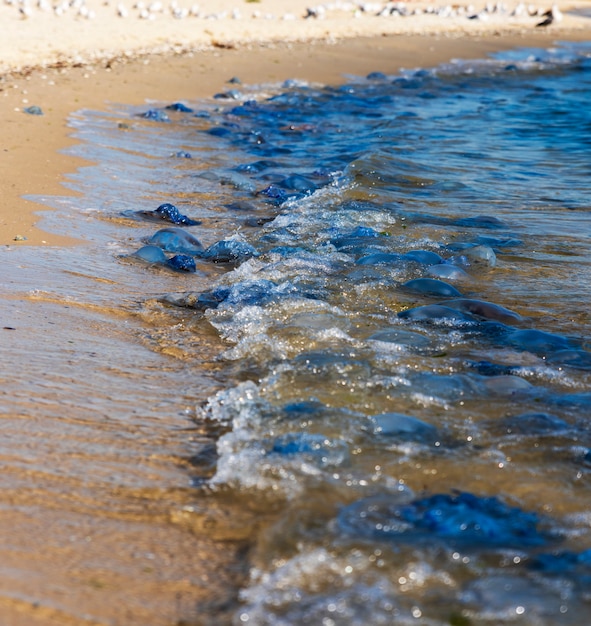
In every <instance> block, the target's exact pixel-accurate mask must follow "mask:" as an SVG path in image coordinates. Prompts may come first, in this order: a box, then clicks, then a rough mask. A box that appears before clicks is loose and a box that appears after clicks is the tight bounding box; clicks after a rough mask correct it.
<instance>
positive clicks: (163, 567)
mask: <svg viewBox="0 0 591 626" xmlns="http://www.w3.org/2000/svg"><path fill="white" fill-rule="evenodd" d="M550 8H551V7H550V4H548V3H544V2H543V1H542V0H536V2H535V3H532V4H531V6H530V5H527V6H525V5H522V4H518V3H517V2H516V3H514V4H511V5H510V4H509V3H507V4H506V5H501V4H494V5H493V4H492V3H490V4H489V5H488V6H487V5H485V4H484V3H478V4H476V3H475V4H474V5H473V6H469V5H466V6H463V5H453V6H451V5H449V6H448V5H446V4H444V3H441V4H434V5H430V4H427V3H423V2H410V3H407V4H405V5H402V4H401V3H381V2H376V3H348V2H342V3H330V4H326V5H312V4H308V3H307V2H304V1H303V0H260V1H258V2H253V1H248V0H247V1H246V2H244V1H243V2H240V3H238V2H237V1H236V0H218V1H214V0H202V1H201V2H199V6H197V5H196V4H194V3H192V2H191V1H190V0H179V1H178V2H174V3H172V4H169V3H168V2H167V3H157V2H137V3H132V2H131V1H129V0H127V2H115V1H113V0H111V1H109V0H107V1H106V2H102V1H99V0H86V1H84V0H79V1H76V0H74V1H72V2H70V3H58V2H57V1H54V2H53V3H52V2H43V0H39V2H32V1H28V2H27V0H11V1H6V2H4V3H3V4H2V5H1V6H0V32H1V34H2V36H1V37H0V118H1V119H2V120H3V131H2V156H1V158H0V179H1V180H2V181H3V187H2V190H3V193H2V195H1V196H0V246H1V247H2V249H3V251H4V252H5V256H4V259H5V260H6V267H7V269H6V275H5V277H4V281H3V284H2V290H3V292H7V293H8V295H7V296H6V297H5V298H3V302H4V304H3V307H2V308H0V316H1V319H2V324H1V326H3V327H4V330H3V331H0V332H3V333H4V334H3V335H2V340H3V347H4V348H5V350H6V353H7V354H9V355H10V358H9V359H7V360H6V361H7V362H6V365H5V370H4V374H3V373H2V371H1V370H0V380H2V382H3V393H4V396H3V397H4V399H5V404H6V406H9V407H10V402H11V400H13V399H14V398H16V400H18V406H16V404H15V407H14V408H10V409H9V410H4V409H1V410H0V417H1V420H2V425H3V426H4V427H5V428H4V431H3V433H4V434H5V435H6V438H7V439H6V440H7V441H9V443H10V446H12V448H10V446H8V447H9V448H10V449H9V450H8V451H4V452H2V453H1V454H0V461H1V462H2V463H3V468H6V467H8V468H9V469H8V470H6V469H5V471H4V479H3V480H4V481H5V484H3V485H2V486H3V488H4V491H3V495H2V497H1V498H0V509H1V512H0V534H2V535H3V536H4V537H10V540H5V541H4V542H3V544H2V545H1V546H0V562H2V564H3V565H2V567H1V568H0V623H2V624H7V625H9V626H31V625H42V626H46V625H47V626H52V625H54V624H56V625H57V624H60V625H62V626H63V625H64V624H72V626H74V625H76V626H79V625H80V624H101V625H105V626H106V625H110V626H134V625H135V624H137V625H138V626H139V625H140V624H142V625H143V626H145V625H146V624H149V625H150V626H159V625H162V626H172V625H173V624H174V625H177V626H181V625H183V624H184V625H192V626H197V624H199V625H200V626H204V625H206V624H216V625H217V624H224V623H229V622H228V621H227V615H228V614H230V613H231V610H232V606H233V605H232V602H235V596H236V589H237V588H239V586H240V584H241V582H242V581H243V580H244V578H245V576H246V575H247V571H246V570H247V566H246V565H245V563H246V560H245V557H244V554H245V552H246V550H247V548H248V542H247V539H248V537H247V531H248V526H245V528H246V531H244V529H241V532H242V534H241V532H237V531H236V528H235V526H236V525H237V524H236V523H235V525H234V526H233V525H232V521H231V520H230V521H228V524H227V528H226V527H224V525H223V523H222V524H220V525H218V526H217V527H216V526H215V523H213V525H212V524H210V522H211V519H214V522H215V520H217V519H218V517H216V515H217V513H218V512H217V511H213V512H212V511H207V512H206V513H204V514H203V515H202V516H197V515H196V516H191V515H189V513H193V511H194V509H193V508H191V507H193V500H192V498H193V492H192V490H191V489H190V488H189V486H188V481H187V478H186V476H187V475H188V474H189V473H190V471H191V470H192V467H191V465H190V463H189V461H187V460H186V459H187V458H188V457H189V456H190V454H191V453H192V449H190V446H189V444H188V443H187V441H188V435H187V432H185V428H186V421H187V420H186V419H185V418H178V419H177V417H178V416H177V414H176V413H174V411H173V410H172V409H171V410H170V413H171V414H172V415H173V420H172V427H170V425H169V426H167V427H166V428H165V427H164V426H161V425H160V424H161V422H160V415H159V414H158V412H157V411H156V409H154V410H153V412H150V411H151V410H152V407H150V410H148V409H144V408H143V407H140V409H139V410H137V413H138V414H141V415H136V413H135V412H134V411H136V407H135V406H134V405H133V402H132V401H133V400H137V399H138V398H139V399H140V400H142V399H145V398H146V397H151V396H150V393H152V394H153V395H154V396H156V397H157V399H158V400H159V399H160V398H159V394H161V393H163V392H162V391H161V390H163V389H166V388H167V387H166V386H167V384H168V383H170V385H171V389H173V387H174V384H175V377H176V376H177V375H179V376H187V379H186V380H184V381H183V384H185V385H186V386H187V388H188V387H189V385H193V384H195V385H196V387H197V389H198V392H195V393H199V394H201V396H202V397H201V396H199V397H197V398H196V399H194V398H192V399H191V402H193V403H194V404H195V403H198V402H199V401H203V400H205V399H206V398H207V397H209V395H210V394H211V393H212V389H213V388H214V387H215V385H214V383H212V382H211V381H210V380H208V379H207V376H205V375H204V376H203V378H204V380H203V381H201V379H199V372H197V374H196V373H195V372H194V371H191V372H186V371H185V370H186V369H187V368H186V367H185V364H184V363H183V362H182V361H181V359H177V361H174V359H173V358H172V357H171V355H172V356H173V357H174V346H173V347H170V346H166V350H164V349H162V350H161V352H158V353H157V354H156V351H155V350H153V346H154V345H156V344H157V339H153V337H152V335H151V334H150V332H151V330H153V328H152V327H151V326H150V324H151V323H152V321H153V320H152V319H151V318H148V317H142V315H143V313H138V312H137V310H136V309H135V308H133V307H134V306H135V304H136V303H135V302H133V306H132V305H129V308H128V309H125V310H123V308H119V309H118V308H117V307H116V305H111V304H109V303H108V302H107V300H108V298H111V295H110V294H115V296H113V301H118V300H121V301H124V302H127V299H132V298H131V297H130V296H128V292H129V291H130V286H129V285H128V284H126V283H125V282H124V281H121V282H117V281H116V280H111V281H110V282H109V277H108V275H107V272H105V276H102V275H101V276H94V274H92V272H93V267H92V263H91V262H90V261H89V262H88V263H87V264H86V265H85V262H84V260H83V259H84V255H85V253H84V245H85V242H84V241H81V240H80V239H78V238H76V237H72V236H71V233H69V232H59V233H57V232H49V231H48V230H46V229H44V228H43V217H42V216H43V213H44V212H46V211H50V210H51V209H49V208H48V207H46V206H44V205H42V204H40V203H38V202H34V201H32V200H31V199H30V197H31V196H52V195H62V196H63V195H66V194H73V192H72V191H70V190H69V189H67V188H66V187H65V186H64V182H65V181H66V175H67V174H68V173H72V172H75V171H76V170H77V168H80V167H82V166H84V165H87V163H85V162H83V161H82V160H81V159H79V158H76V157H74V156H71V155H70V154H68V153H67V152H66V149H67V148H68V147H71V146H72V145H73V144H74V141H75V140H74V139H73V138H72V137H71V133H72V129H71V127H70V126H69V119H70V116H71V115H72V114H74V113H75V112H76V111H79V110H83V109H92V110H106V109H108V107H109V106H110V104H111V103H122V104H129V105H141V104H144V103H146V102H148V101H155V102H166V103H169V102H175V101H184V100H189V101H192V100H197V99H199V98H209V97H211V96H212V95H213V94H215V93H216V92H219V91H221V90H224V89H227V88H228V81H229V79H231V78H232V77H234V76H237V77H239V78H240V80H241V81H242V83H243V84H259V83H266V82H281V81H283V80H285V79H288V78H297V79H305V80H308V81H314V82H319V83H328V84H339V83H340V82H342V81H343V79H344V77H345V76H346V75H358V76H363V75H366V74H367V73H368V72H370V71H381V72H384V73H387V74H394V73H396V72H397V71H398V70H400V69H402V68H417V67H430V66H435V65H438V64H440V63H443V62H446V61H450V60H452V59H473V58H482V57H485V56H486V55H489V54H491V53H493V52H495V51H499V50H507V49H511V48H515V47H521V46H540V47H548V46H551V45H552V44H553V42H555V41H558V40H574V41H588V40H589V39H590V38H591V17H584V16H582V15H580V14H577V13H576V11H577V10H580V11H582V13H585V11H587V14H589V10H590V9H591V2H590V1H589V0H581V1H579V2H560V3H559V8H560V11H561V13H562V19H560V20H558V19H556V20H555V21H554V22H553V23H551V24H549V25H548V26H537V24H539V23H540V22H541V21H543V20H544V19H545V17H544V13H545V12H546V11H548V10H550ZM32 106H35V107H39V108H40V109H41V111H42V115H34V114H30V113H27V112H26V111H25V109H27V108H28V107H32ZM76 248H77V249H80V250H81V252H80V253H77V257H76V259H78V261H80V266H81V267H80V268H78V267H76V268H74V269H71V268H70V269H66V270H64V272H63V275H59V276H55V275H53V274H51V273H50V272H48V274H46V275H44V274H42V273H40V270H39V268H42V266H43V262H44V261H43V260H44V258H48V256H45V257H44V255H52V254H56V255H59V254H60V251H63V250H64V249H76ZM13 253H14V254H13ZM81 259H82V260H81ZM33 261H34V262H33ZM52 263H53V264H49V265H50V266H51V267H55V266H56V262H55V261H52ZM122 273H123V272H122ZM129 280H131V278H129ZM145 280H146V284H142V285H141V286H139V287H138V288H137V293H142V289H144V291H145V292H148V290H153V291H155V292H156V291H158V289H160V290H161V291H165V289H170V287H169V286H168V284H167V286H166V287H164V286H162V285H163V284H164V280H163V279H162V278H161V277H158V276H156V277H155V278H152V277H151V276H150V277H148V278H146V279H145ZM152 280H153V281H154V284H152V282H149V281H152ZM93 281H94V282H93ZM159 281H160V282H159ZM94 285H97V287H96V292H97V293H98V292H99V291H100V289H103V290H104V293H102V292H101V295H100V297H99V296H97V295H96V294H95V292H94V291H93V286H94ZM105 285H107V287H105ZM183 285H184V283H183V282H182V281H181V280H180V279H179V280H178V285H175V286H176V287H177V290H178V291H181V290H182V289H183ZM77 289H78V290H79V291H77ZM109 289H110V290H111V291H110V292H109V291H108V290H109ZM131 290H132V292H133V293H134V294H135V293H136V291H135V285H133V286H132V288H131ZM70 298H71V299H70ZM101 298H103V299H104V301H103V300H101ZM158 315H160V316H161V317H162V318H165V321H164V322H163V321H162V319H160V318H158V320H156V321H154V323H153V326H154V327H156V326H158V324H160V325H161V326H164V325H165V324H167V323H168V322H169V320H168V318H166V317H165V314H164V313H161V312H158ZM177 321H178V320H176V319H172V321H170V325H172V324H173V322H174V323H176V322H177ZM146 327H147V328H148V329H149V330H148V331H146V330H145V329H146ZM153 334H154V335H156V334H157V333H156V331H154V333H153ZM148 336H149V338H148V339H146V337H148ZM138 338H140V339H138ZM198 339H199V341H200V342H201V346H200V349H202V351H203V355H204V356H203V362H204V363H206V364H208V366H210V365H211V363H213V362H214V357H215V355H216V354H217V351H218V350H219V343H220V342H219V340H218V338H217V336H216V337H213V333H212V332H210V334H209V335H208V334H207V333H206V332H205V331H203V335H199V337H198ZM150 342H152V343H150ZM114 346H115V347H114ZM158 348H161V346H160V345H159V344H158ZM64 355H65V357H64V358H63V359H61V360H60V358H61V357H63V356H64ZM163 355H164V356H166V358H167V359H168V360H166V359H164V358H163ZM58 361H59V364H58ZM115 362H116V363H117V365H118V366H119V367H120V368H121V369H120V372H119V370H117V371H115V366H114V363H115ZM121 362H123V365H120V363H121ZM138 363H139V364H141V367H140V366H138ZM97 364H98V365H97ZM99 365H100V366H101V367H102V368H103V369H100V368H99ZM214 367H215V366H211V369H212V370H213V369H214ZM61 368H63V370H62V369H61ZM109 368H112V369H113V371H115V374H113V373H112V372H111V375H112V376H113V378H114V379H118V380H119V379H120V381H121V389H119V388H116V389H115V390H112V389H111V388H108V389H106V390H103V389H101V387H100V385H101V383H102V379H101V378H100V376H101V375H102V374H103V370H104V371H105V372H106V371H107V370H108V369H109ZM134 368H137V369H134ZM167 368H168V369H167ZM203 368H204V369H205V366H203ZM54 370H55V374H54V375H55V376H56V380H51V381H49V383H48V384H47V386H46V387H44V386H43V385H39V384H38V382H39V381H40V380H41V381H43V380H44V378H43V377H44V376H45V374H46V372H48V371H49V372H53V371H54ZM99 370H100V371H99ZM109 371H110V370H109ZM15 372H16V374H15ZM97 372H99V374H97ZM58 374H59V379H58ZM91 378H92V380H93V384H94V385H95V387H94V390H95V391H96V389H99V392H100V393H102V394H104V397H103V396H102V395H101V396H100V397H99V399H98V400H96V405H97V406H98V407H99V408H98V409H97V408H96V407H95V406H93V402H95V398H90V399H89V398H88V397H87V396H88V395H89V394H87V389H86V383H87V382H88V381H89V380H91ZM96 379H98V381H97V380H96ZM195 379H198V382H197V383H195ZM105 380H107V382H106V383H102V384H103V385H104V386H105V387H109V385H111V379H109V378H108V377H107V375H106V374H105ZM146 380H147V381H148V382H146ZM22 381H25V382H22ZM21 382H22V385H21ZM176 384H179V386H180V383H176ZM142 385H145V388H144V387H143V386H142ZM199 385H201V387H199ZM21 386H22V389H21ZM127 388H129V389H133V393H130V399H129V406H127V405H124V406H122V407H120V410H121V414H122V416H123V417H122V418H121V419H122V423H124V426H123V427H122V426H121V425H120V424H119V423H117V422H116V419H115V418H114V417H113V416H112V415H111V414H110V413H108V411H106V410H105V409H104V407H103V405H105V406H108V407H110V406H111V405H109V402H111V400H112V396H116V395H117V394H119V396H117V397H123V398H125V399H126V400H127V396H126V394H127ZM70 389H72V390H73V391H72V397H69V396H68V399H67V401H64V399H63V397H61V396H60V392H61V393H62V395H63V394H64V393H69V392H70ZM64 390H65V391H64ZM146 390H147V391H146ZM191 391H193V390H192V389H191ZM170 396H171V397H170V398H169V397H168V396H167V398H166V402H168V403H169V404H168V405H167V404H166V402H164V401H163V405H165V409H166V410H168V409H169V408H170V407H174V410H175V411H177V413H178V412H180V404H181V402H180V401H179V406H177V404H175V401H176V398H175V397H173V392H172V391H171V392H170ZM16 400H15V402H16ZM146 402H147V400H146ZM182 402H185V398H184V397H183V398H182ZM186 402H187V404H188V403H189V401H188V400H187V401H186ZM183 406H184V405H183ZM99 409H100V410H99ZM177 409H178V410H177ZM142 411H144V413H145V414H146V415H144V414H143V413H142ZM96 413H98V414H99V418H100V419H97V416H96ZM127 413H129V414H130V415H132V416H133V419H131V418H130V421H129V423H127V422H124V421H123V420H124V418H125V417H126V415H127ZM105 415H106V417H105ZM111 419H112V420H113V421H112V422H111V421H109V420H111ZM175 419H176V421H174V420H175ZM52 420H53V421H54V422H55V423H57V424H58V426H57V427H56V426H52ZM134 420H136V421H134ZM97 424H98V425H97ZM159 429H160V430H159ZM170 431H172V432H174V436H172V437H171V436H170ZM199 436H200V433H199V432H197V433H196V434H195V433H193V432H191V437H193V439H192V443H191V445H193V446H195V445H197V444H195V441H197V442H198V443H199V441H200V440H199ZM11 437H12V438H11ZM15 442H16V443H15ZM88 450H90V451H88ZM179 451H180V452H179ZM181 455H184V456H183V459H180V458H179V456H181ZM185 457H186V458H185ZM97 459H98V460H97ZM58 466H59V467H58ZM87 466H89V467H90V469H89V470H86V469H84V470H82V469H81V467H82V468H86V467H87ZM39 467H41V468H42V469H39ZM96 467H99V468H102V471H104V473H105V476H98V477H97V475H96V471H94V470H93V468H95V469H96ZM56 468H57V469H56ZM45 469H46V470H47V471H45ZM42 470H43V471H42ZM54 470H55V471H54ZM58 470H59V471H58ZM85 471H88V475H87V474H86V473H85ZM111 473H113V474H115V475H116V478H117V481H120V482H117V483H114V482H111V480H112V478H111V475H110V474H111ZM183 481H184V482H183ZM160 485H163V486H164V487H162V488H161V487H160ZM170 485H173V486H174V487H170ZM232 506H237V505H232ZM244 508H245V509H247V507H244ZM223 515H224V512H221V513H219V517H220V518H223ZM246 515H247V513H245V516H246ZM195 518H197V521H195ZM241 519H242V518H241ZM257 523H259V521H258V520H254V521H252V520H251V524H252V527H253V528H254V527H255V526H256V524H257ZM212 527H215V531H216V532H213V531H212V530H211V529H212ZM220 528H221V531H220ZM228 529H229V530H228ZM226 530H227V533H226V532H225V531H226ZM138 555H139V556H138ZM140 556H141V558H140ZM142 559H143V560H142ZM203 607H206V609H204V608H203ZM200 614H201V615H202V616H203V617H202V618H200V617H199V615H200ZM219 615H225V616H226V621H224V618H223V617H221V618H219V619H218V617H219ZM216 616H218V617H216Z"/></svg>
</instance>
